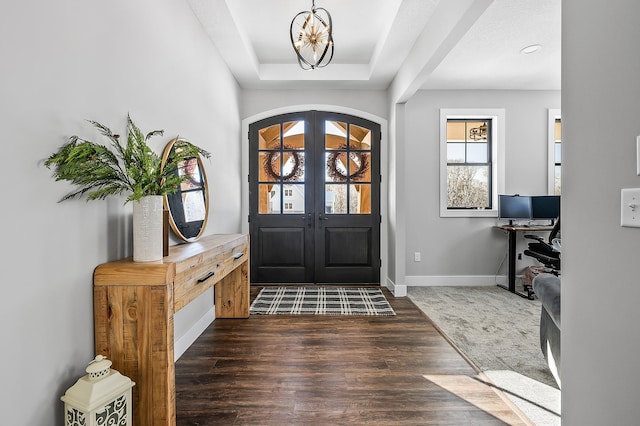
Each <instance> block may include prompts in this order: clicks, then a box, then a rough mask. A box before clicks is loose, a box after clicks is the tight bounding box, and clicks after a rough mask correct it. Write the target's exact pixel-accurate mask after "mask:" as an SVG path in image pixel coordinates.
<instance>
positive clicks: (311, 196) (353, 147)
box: [249, 111, 380, 284]
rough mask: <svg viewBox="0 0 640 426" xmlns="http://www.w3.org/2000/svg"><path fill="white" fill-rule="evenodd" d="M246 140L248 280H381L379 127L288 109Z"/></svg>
mask: <svg viewBox="0 0 640 426" xmlns="http://www.w3.org/2000/svg"><path fill="white" fill-rule="evenodd" d="M249 143H250V145H251V146H250V148H251V149H250V158H249V164H250V167H249V171H250V174H249V197H250V202H249V212H250V217H249V222H250V235H251V280H252V282H253V283H345V284H348V283H379V282H380V165H379V163H380V159H379V152H380V127H379V125H377V124H376V123H373V122H370V121H368V120H364V119H361V118H358V117H354V116H349V115H345V114H338V113H330V112H319V111H307V112H302V113H293V114H285V115H280V116H277V117H271V118H268V119H265V120H261V121H259V122H256V123H253V124H251V125H250V126H249Z"/></svg>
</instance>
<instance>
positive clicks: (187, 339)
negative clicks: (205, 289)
mask: <svg viewBox="0 0 640 426" xmlns="http://www.w3.org/2000/svg"><path fill="white" fill-rule="evenodd" d="M215 319H216V307H215V306H214V307H212V308H211V309H210V310H208V311H207V312H206V313H205V314H204V315H203V316H202V317H201V318H200V319H199V320H198V321H196V323H195V324H193V326H192V327H191V328H190V329H189V330H188V331H187V332H186V333H185V334H184V335H183V336H182V337H180V338H179V339H178V340H176V342H175V343H174V345H173V359H174V362H175V361H177V360H178V359H180V357H181V356H182V354H184V353H185V352H186V351H187V349H189V346H191V345H192V344H193V342H195V341H196V339H197V338H198V337H200V335H201V334H202V332H203V331H204V330H206V328H207V327H209V325H210V324H211V323H212V322H213V321H214V320H215Z"/></svg>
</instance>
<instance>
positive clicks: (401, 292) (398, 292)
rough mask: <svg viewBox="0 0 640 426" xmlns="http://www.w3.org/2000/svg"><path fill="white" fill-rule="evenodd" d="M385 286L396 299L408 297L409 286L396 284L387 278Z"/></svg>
mask: <svg viewBox="0 0 640 426" xmlns="http://www.w3.org/2000/svg"><path fill="white" fill-rule="evenodd" d="M385 286H386V287H387V288H388V289H389V291H390V292H391V293H392V294H393V295H394V296H395V297H404V296H406V295H407V286H406V285H398V284H396V283H394V282H393V281H392V280H391V279H390V278H389V277H387V280H386V284H385Z"/></svg>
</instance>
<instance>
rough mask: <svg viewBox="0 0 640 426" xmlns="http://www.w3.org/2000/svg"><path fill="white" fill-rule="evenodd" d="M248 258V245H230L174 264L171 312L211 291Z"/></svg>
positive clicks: (236, 243)
mask: <svg viewBox="0 0 640 426" xmlns="http://www.w3.org/2000/svg"><path fill="white" fill-rule="evenodd" d="M247 258H248V244H247V243H246V242H244V241H238V242H231V243H229V244H225V245H224V246H222V247H217V248H216V249H214V250H208V251H206V252H204V253H201V254H199V255H197V256H193V257H190V258H188V259H185V260H183V261H181V262H180V264H178V265H176V277H175V281H174V284H173V286H174V287H173V294H174V311H178V310H179V309H181V308H183V307H184V306H185V305H186V304H188V303H189V302H191V301H192V300H193V299H195V298H196V297H198V296H199V295H201V294H202V293H203V292H205V291H206V290H207V289H209V288H211V287H212V286H213V285H215V284H216V283H217V282H219V281H220V280H221V279H222V278H224V277H225V276H226V275H227V274H229V273H230V272H231V271H233V270H234V269H235V268H236V267H237V266H238V265H240V264H241V263H242V262H244V261H245V260H246V259H247Z"/></svg>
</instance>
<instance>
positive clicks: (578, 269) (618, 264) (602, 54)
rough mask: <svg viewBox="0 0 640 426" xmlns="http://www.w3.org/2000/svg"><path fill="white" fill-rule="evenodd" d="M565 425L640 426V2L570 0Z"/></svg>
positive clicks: (565, 76) (565, 46)
mask: <svg viewBox="0 0 640 426" xmlns="http://www.w3.org/2000/svg"><path fill="white" fill-rule="evenodd" d="M562 16H563V22H562V52H563V57H562V113H563V117H562V118H563V144H564V148H563V156H564V164H563V174H564V178H563V196H562V197H563V200H562V202H563V206H562V209H563V210H562V216H563V223H562V228H563V232H562V237H563V260H562V261H563V267H562V268H563V276H562V412H563V414H562V417H563V419H562V420H563V424H566V425H569V426H572V425H604V424H616V425H632V424H633V425H636V424H638V419H640V404H638V401H640V390H639V389H640V388H639V386H638V384H639V383H640V367H638V360H640V332H638V324H639V323H640V309H639V308H638V301H639V300H640V279H639V277H640V274H639V273H638V258H639V255H640V229H638V228H622V227H620V189H621V188H627V187H629V188H638V187H640V177H639V176H637V175H636V137H637V135H640V55H638V51H639V50H638V41H639V40H640V26H638V16H640V2H638V1H637V0H613V1H609V2H600V1H596V0H588V1H585V0H563V2H562Z"/></svg>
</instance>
